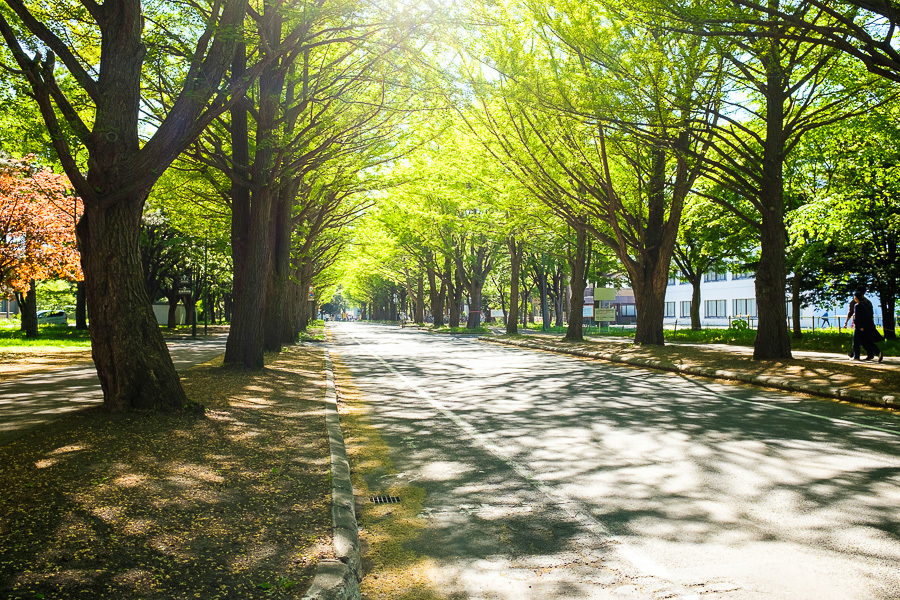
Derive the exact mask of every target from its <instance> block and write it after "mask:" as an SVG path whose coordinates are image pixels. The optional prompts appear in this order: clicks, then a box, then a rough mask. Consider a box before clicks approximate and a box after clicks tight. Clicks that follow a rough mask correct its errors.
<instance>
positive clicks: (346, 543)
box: [303, 350, 362, 600]
mask: <svg viewBox="0 0 900 600" xmlns="http://www.w3.org/2000/svg"><path fill="white" fill-rule="evenodd" d="M325 428H326V429H327V431H328V443H329V446H330V449H331V522H332V528H333V533H334V552H335V556H337V560H334V559H328V560H322V561H319V564H318V566H317V567H316V575H315V577H313V581H312V585H311V586H310V588H309V590H308V591H307V592H306V595H305V596H303V598H304V600H359V599H360V593H359V582H360V581H361V580H362V561H361V556H360V551H359V526H358V525H357V523H356V509H355V506H354V499H353V485H352V484H351V483H350V463H348V462H347V449H346V448H345V446H344V434H343V433H342V432H341V422H340V418H339V417H338V410H337V394H335V390H334V371H333V370H332V367H331V356H330V354H329V353H328V351H327V350H326V351H325Z"/></svg>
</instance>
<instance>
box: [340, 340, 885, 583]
mask: <svg viewBox="0 0 900 600" xmlns="http://www.w3.org/2000/svg"><path fill="white" fill-rule="evenodd" d="M329 331H330V336H331V344H330V348H331V350H332V352H333V353H334V354H336V355H337V356H339V357H340V358H341V359H342V361H343V362H344V363H345V364H346V365H347V366H349V367H350V369H351V371H352V373H353V375H354V377H355V384H356V386H357V387H358V388H359V389H360V390H361V391H362V392H363V393H364V394H365V396H366V400H367V402H369V403H370V405H371V408H372V417H371V418H372V423H373V424H374V425H375V426H376V427H378V428H379V432H380V433H381V435H382V436H383V438H384V439H385V441H386V442H387V443H388V444H389V446H390V447H391V449H392V450H391V452H392V453H391V460H392V462H393V466H394V469H395V471H396V474H394V475H387V476H385V477H384V478H383V479H384V481H382V482H378V481H375V482H371V483H370V485H372V486H373V487H377V485H379V483H380V484H381V485H383V486H384V488H387V486H388V485H389V484H390V483H392V482H393V481H397V480H400V481H404V482H407V481H408V482H410V484H411V485H415V486H418V487H422V488H424V489H425V490H426V492H427V496H426V499H425V509H424V511H423V515H422V516H423V517H425V518H427V520H428V527H427V529H426V530H425V532H424V534H423V535H421V536H419V537H418V538H417V539H416V540H415V541H414V542H412V543H411V544H410V547H411V548H412V549H413V550H415V551H416V552H418V553H419V554H421V555H424V556H427V557H431V558H433V559H434V561H435V563H436V564H437V565H438V567H439V573H440V579H441V584H440V585H441V587H442V589H443V590H444V591H445V592H446V593H447V594H448V595H450V594H452V593H457V594H458V595H457V596H454V598H457V597H459V598H504V599H506V598H508V599H517V600H521V599H524V598H689V597H702V598H734V599H746V598H766V599H782V598H784V599H787V598H790V599H801V598H809V599H816V600H824V599H831V598H833V599H836V600H838V599H839V600H849V599H855V598H858V599H877V598H900V416H897V415H896V414H889V413H885V412H878V411H874V410H871V411H870V410H864V409H858V408H854V407H849V406H845V405H841V404H837V403H834V402H829V401H824V400H815V399H808V398H798V397H791V396H789V395H786V394H781V393H776V392H770V391H764V390H759V389H754V388H749V387H738V386H732V385H728V384H724V383H718V382H712V381H708V380H700V379H686V378H684V377H681V376H678V375H673V374H664V373H656V372H651V371H646V370H641V369H631V368H624V367H617V366H612V365H608V364H605V363H599V362H587V361H582V360H578V359H574V358H568V357H563V356H559V355H553V354H549V353H543V352H534V351H527V350H521V349H515V348H509V347H502V346H495V345H490V344H485V343H481V342H477V341H475V340H473V339H464V338H460V339H453V338H450V337H447V336H438V335H430V334H426V333H423V332H418V331H414V330H401V329H398V328H394V327H387V326H377V325H366V324H362V323H335V324H333V325H331V326H330V327H329ZM338 383H339V385H340V381H339V382H338Z"/></svg>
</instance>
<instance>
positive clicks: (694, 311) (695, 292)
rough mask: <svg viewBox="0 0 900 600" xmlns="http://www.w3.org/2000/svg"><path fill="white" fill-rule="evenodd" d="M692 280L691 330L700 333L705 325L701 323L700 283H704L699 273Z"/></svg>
mask: <svg viewBox="0 0 900 600" xmlns="http://www.w3.org/2000/svg"><path fill="white" fill-rule="evenodd" d="M690 280H691V329H693V330H694V331H700V330H701V329H703V324H702V323H701V322H700V302H701V299H700V283H701V282H702V281H703V275H702V274H700V273H697V274H696V275H694V276H693V277H691V278H690Z"/></svg>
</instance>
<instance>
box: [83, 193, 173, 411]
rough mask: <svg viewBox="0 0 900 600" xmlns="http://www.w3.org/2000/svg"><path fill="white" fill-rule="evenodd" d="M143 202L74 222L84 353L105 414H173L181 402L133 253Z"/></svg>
mask: <svg viewBox="0 0 900 600" xmlns="http://www.w3.org/2000/svg"><path fill="white" fill-rule="evenodd" d="M143 201H144V198H141V199H139V200H136V201H132V202H120V203H117V204H114V205H112V206H111V207H109V208H102V207H100V206H97V205H96V204H94V203H91V204H87V203H86V205H85V212H84V216H83V217H82V218H81V220H80V221H79V223H78V241H79V249H80V251H81V266H82V269H83V271H84V275H85V290H86V299H87V306H88V311H89V312H90V315H91V327H90V332H91V350H92V354H93V358H94V363H95V364H96V365H97V374H98V375H99V378H100V385H101V387H102V389H103V397H104V407H105V408H106V410H108V411H110V412H124V411H128V410H132V409H143V410H146V409H151V408H164V409H177V408H180V407H181V406H183V405H184V403H185V402H186V398H185V395H184V391H183V390H182V388H181V382H180V380H179V378H178V373H176V371H175V366H174V365H173V364H172V359H171V357H170V356H169V351H168V349H167V348H166V343H165V341H164V340H163V337H162V334H161V333H160V330H159V325H157V323H156V315H155V314H154V313H153V307H152V306H151V304H150V298H149V297H148V296H147V291H146V289H145V287H144V277H143V273H142V270H141V254H140V250H139V248H138V237H139V231H140V219H141V209H142V207H143V203H144V202H143Z"/></svg>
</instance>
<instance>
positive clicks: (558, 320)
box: [553, 265, 584, 327]
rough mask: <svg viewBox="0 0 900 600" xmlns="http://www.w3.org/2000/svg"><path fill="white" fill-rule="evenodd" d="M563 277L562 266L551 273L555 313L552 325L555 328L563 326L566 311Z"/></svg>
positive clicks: (558, 266)
mask: <svg viewBox="0 0 900 600" xmlns="http://www.w3.org/2000/svg"><path fill="white" fill-rule="evenodd" d="M563 277H564V275H563V270H562V265H557V267H556V270H555V271H554V272H553V310H554V312H555V313H556V314H555V315H554V320H553V325H555V326H556V327H562V326H563V313H564V312H565V311H566V308H565V306H566V293H565V285H564V284H563ZM582 292H584V290H582ZM582 295H584V294H582Z"/></svg>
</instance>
